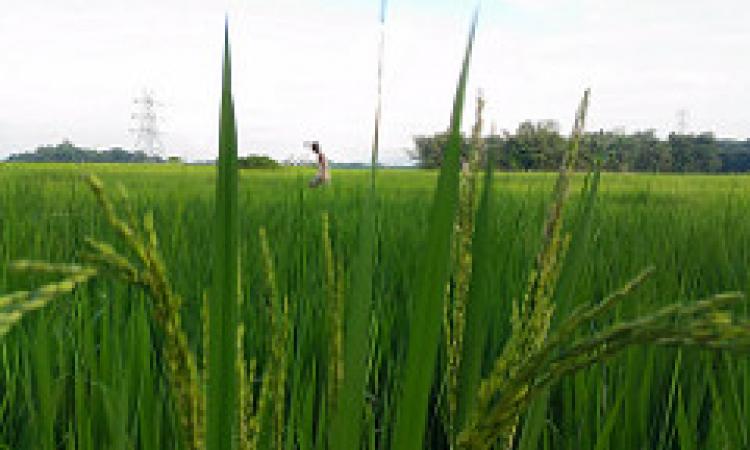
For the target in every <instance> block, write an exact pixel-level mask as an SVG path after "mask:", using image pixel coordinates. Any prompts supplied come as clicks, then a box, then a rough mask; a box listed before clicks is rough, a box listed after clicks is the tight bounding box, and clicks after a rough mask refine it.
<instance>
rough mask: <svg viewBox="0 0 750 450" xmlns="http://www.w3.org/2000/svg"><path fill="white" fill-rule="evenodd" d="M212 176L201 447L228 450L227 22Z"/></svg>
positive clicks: (231, 335)
mask: <svg viewBox="0 0 750 450" xmlns="http://www.w3.org/2000/svg"><path fill="white" fill-rule="evenodd" d="M219 123H220V125H219V160H218V170H217V178H216V224H215V228H214V233H215V244H214V252H215V256H214V268H213V283H214V285H213V287H214V289H213V296H212V298H211V301H210V302H209V315H208V317H209V320H210V328H209V331H210V333H211V336H210V338H209V353H208V385H207V391H206V392H207V395H206V412H207V414H206V446H207V448H209V449H211V450H231V449H232V448H233V442H234V438H235V433H236V429H235V428H236V423H237V414H236V413H237V380H236V378H237V377H236V373H237V372H236V369H235V365H236V360H237V359H236V358H237V356H236V353H237V323H238V320H237V318H238V307H237V297H238V277H239V274H238V269H239V268H238V266H239V253H238V251H237V248H238V243H239V214H238V203H237V202H238V192H237V183H238V172H237V129H236V124H235V119H234V101H233V99H232V87H231V57H230V50H229V26H228V24H227V25H226V26H225V29H224V67H223V78H222V96H221V114H220V118H219Z"/></svg>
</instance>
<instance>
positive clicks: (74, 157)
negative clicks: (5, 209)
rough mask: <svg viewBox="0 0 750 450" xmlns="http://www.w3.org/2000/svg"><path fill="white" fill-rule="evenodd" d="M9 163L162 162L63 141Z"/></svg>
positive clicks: (16, 156)
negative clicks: (82, 146) (92, 148)
mask: <svg viewBox="0 0 750 450" xmlns="http://www.w3.org/2000/svg"><path fill="white" fill-rule="evenodd" d="M8 161H10V162H63V163H144V162H162V158H161V157H159V156H149V155H147V154H145V153H143V152H142V151H128V150H123V149H122V148H119V147H115V148H111V149H109V150H103V151H99V150H91V149H86V148H81V147H77V146H76V145H74V144H73V143H72V142H70V141H68V140H65V141H63V142H61V143H60V144H57V145H49V146H41V147H38V148H37V149H36V150H35V151H34V152H30V153H18V154H14V155H10V156H9V157H8Z"/></svg>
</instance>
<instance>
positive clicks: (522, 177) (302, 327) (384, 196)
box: [0, 164, 750, 450]
mask: <svg viewBox="0 0 750 450" xmlns="http://www.w3.org/2000/svg"><path fill="white" fill-rule="evenodd" d="M214 170H215V169H214V168H213V167H200V166H182V165H152V166H149V165H132V166H126V165H83V166H74V165H54V164H34V165H13V164H0V294H3V293H7V292H11V291H15V290H19V289H28V288H29V287H31V286H35V285H37V284H39V282H40V281H42V280H44V278H43V277H41V278H40V277H32V276H28V275H24V276H20V275H18V274H14V273H9V272H8V271H7V270H5V268H6V267H7V265H8V263H9V262H10V261H12V260H15V259H22V258H23V259H42V260H50V261H58V262H69V261H76V260H79V258H80V249H81V248H82V242H83V239H84V237H85V236H89V235H91V236H95V237H98V238H102V239H104V240H107V239H109V240H110V241H111V240H112V239H110V238H111V237H112V234H111V232H110V231H109V230H108V228H107V227H105V226H104V219H103V216H102V214H101V211H99V209H98V207H97V205H96V203H95V202H94V198H93V195H92V194H91V192H90V191H89V189H88V188H87V186H86V185H85V184H84V183H82V182H81V176H82V175H84V174H87V173H96V174H98V175H100V177H101V178H102V180H103V181H104V182H105V184H106V185H107V189H108V192H110V193H111V194H112V195H113V196H115V193H116V192H117V188H116V187H117V185H118V184H122V186H124V187H125V190H126V191H127V197H128V200H127V201H126V202H124V203H123V202H119V201H118V204H120V205H124V204H127V205H131V206H132V208H133V209H134V211H135V212H136V213H143V212H144V211H146V210H149V209H151V210H153V211H154V217H155V222H156V224H155V228H156V230H157V232H158V234H159V238H160V243H159V245H160V247H161V250H162V251H163V253H164V255H165V259H166V264H167V267H168V270H169V273H170V278H171V281H172V283H173V284H174V288H175V290H176V291H177V293H179V294H180V295H181V296H182V297H183V298H184V301H185V304H186V307H185V314H184V315H183V321H184V324H185V327H186V329H187V330H188V334H189V336H190V345H191V346H192V347H194V348H195V349H197V350H198V353H200V348H201V343H200V342H199V340H200V337H199V336H200V330H201V323H200V313H199V311H200V308H201V299H202V296H203V293H204V292H205V290H206V289H207V288H208V286H210V281H211V273H210V268H211V265H210V262H211V258H212V250H211V249H212V227H213V211H214V209H213V199H214V197H213V192H214V191H213V189H214V183H215V181H214ZM312 175H313V171H312V170H309V169H296V168H286V169H280V170H260V171H258V170H248V171H243V172H242V173H241V180H240V183H241V184H240V215H241V230H242V232H241V249H240V254H241V282H242V286H243V290H244V291H243V294H244V303H243V305H242V311H243V315H242V319H243V320H244V321H245V323H246V329H247V330H249V331H248V335H247V338H246V344H245V345H246V352H247V354H248V359H249V358H251V357H252V358H255V359H256V360H257V361H258V363H259V364H260V365H262V364H263V362H264V360H265V359H264V358H266V355H267V354H268V347H267V346H268V344H267V342H266V341H265V340H264V339H263V338H262V337H263V335H264V332H265V330H267V327H268V324H267V323H266V319H265V313H264V312H263V311H264V308H265V299H266V298H267V295H268V294H267V290H266V288H265V287H264V282H263V276H264V275H263V266H262V263H261V257H260V247H259V241H258V230H259V228H260V227H265V228H266V229H267V231H268V237H269V242H270V245H271V250H272V253H273V257H274V262H275V264H276V276H277V278H278V284H279V289H280V291H281V293H282V294H283V295H287V296H288V298H289V301H290V305H291V313H290V314H291V317H292V320H293V323H294V326H295V328H296V330H297V333H298V335H297V336H298V337H297V339H298V341H297V342H296V352H297V353H296V354H295V355H293V356H294V358H295V363H294V365H293V366H292V367H291V369H290V374H289V380H290V383H293V382H294V380H300V379H311V377H313V374H317V375H316V376H319V377H322V376H323V375H322V374H324V373H325V371H326V368H325V367H319V366H316V365H315V361H316V360H317V359H319V357H320V354H319V352H320V351H322V350H320V349H322V348H325V340H326V339H327V337H326V334H325V330H321V329H320V327H316V323H317V322H318V321H319V320H320V315H321V311H323V310H324V309H325V307H326V301H327V297H326V291H325V281H324V276H325V269H324V262H325V261H324V259H323V250H322V245H323V236H322V225H321V223H322V222H321V216H322V214H323V212H326V211H327V212H328V214H329V215H330V223H331V240H332V246H333V251H334V254H335V255H336V257H337V258H339V260H340V261H342V263H343V264H342V267H343V270H344V271H345V272H346V273H349V272H350V271H351V270H352V268H351V267H350V266H349V265H348V264H347V261H348V260H349V259H350V258H351V255H352V252H353V248H354V245H355V239H354V238H355V237H356V233H357V230H358V223H357V221H358V217H359V215H358V206H359V203H360V200H359V199H360V194H361V193H362V192H363V190H364V188H365V187H366V186H367V183H368V182H369V172H366V171H357V170H341V171H334V172H333V184H332V185H331V186H329V187H327V188H325V189H320V190H310V189H308V188H307V187H306V183H307V181H308V180H309V178H310V177H311V176H312ZM495 177H496V180H497V182H496V184H495V187H496V190H497V195H496V196H495V202H496V208H495V211H496V216H495V217H494V219H493V222H492V227H493V229H494V233H493V241H492V242H491V245H492V255H493V259H494V267H495V269H494V274H495V279H494V280H493V291H494V294H493V295H494V297H495V298H496V299H497V307H496V309H495V311H494V317H492V318H490V320H492V321H493V324H494V325H493V329H492V336H491V337H490V341H491V342H493V343H496V347H495V354H496V353H497V352H499V350H500V347H501V345H502V342H503V338H504V337H505V336H506V335H507V332H508V317H509V311H510V303H509V302H510V301H511V300H512V299H517V298H518V297H519V296H521V295H522V294H523V292H524V290H525V288H526V285H525V282H526V279H527V276H528V271H529V269H530V267H531V265H532V261H533V257H534V255H535V254H536V251H537V249H538V246H539V241H540V236H541V227H542V223H543V218H544V214H545V206H546V205H547V203H548V202H549V199H550V191H551V189H552V185H553V183H554V180H555V174H537V173H511V174H508V173H498V174H496V175H495ZM436 179H437V177H436V173H435V172H432V171H421V170H417V169H414V170H392V171H381V172H379V174H378V178H377V182H378V202H377V206H376V207H377V210H378V212H379V216H378V217H379V223H378V249H377V255H378V256H377V271H376V277H375V284H374V290H375V302H376V306H375V319H374V323H373V329H374V330H376V332H374V333H373V336H374V338H373V339H374V340H375V341H374V343H373V345H374V348H376V349H377V355H376V357H375V359H374V361H375V362H374V364H375V373H376V381H373V382H372V383H374V384H373V388H372V389H373V393H372V396H373V399H374V400H372V401H373V404H375V405H376V406H375V407H376V408H387V402H388V399H389V398H391V397H392V396H393V395H394V392H395V390H396V387H395V386H393V385H392V383H391V380H392V379H393V378H395V377H393V376H392V371H393V370H395V369H394V368H395V367H398V364H395V363H393V361H395V360H399V359H400V358H403V351H404V348H405V347H404V345H403V339H402V338H403V336H404V335H405V334H406V330H405V329H404V327H405V325H406V321H405V320H404V317H405V316H406V315H407V314H408V312H407V308H408V304H409V299H410V298H409V295H410V293H411V292H413V283H414V280H415V278H416V273H417V272H418V271H419V270H420V268H419V267H418V258H417V256H418V254H419V252H420V251H421V248H422V247H421V246H420V244H421V242H422V239H424V230H425V228H426V217H427V210H428V207H429V204H430V201H431V196H432V192H433V189H434V185H435V181H436ZM582 179H583V177H582V176H580V175H579V176H577V177H576V178H575V181H574V185H573V188H572V192H574V193H575V192H577V191H578V190H579V189H580V187H581V182H582ZM115 197H116V196H115ZM575 200H576V195H575V194H574V195H573V202H572V204H571V206H572V207H574V206H575V204H576V202H575ZM749 212H750V176H703V175H656V174H653V175H650V174H638V175H636V174H604V175H603V179H602V186H601V192H600V195H599V197H598V199H597V203H596V206H595V210H594V217H593V226H594V232H593V236H594V238H593V242H592V243H591V245H589V246H588V247H586V250H585V251H586V257H585V264H584V265H583V267H582V269H581V270H580V273H578V274H577V280H576V289H575V299H574V300H575V301H576V302H578V303H581V302H584V301H591V300H594V299H600V298H602V297H603V296H605V295H606V294H607V293H609V292H611V291H612V290H614V289H616V288H618V287H620V286H621V285H622V284H623V283H625V282H626V281H627V280H629V279H630V278H632V277H633V276H634V275H635V274H636V273H638V272H639V271H640V270H641V269H642V268H644V267H645V266H647V265H650V264H653V265H655V266H656V269H657V272H656V274H655V276H654V277H653V279H651V280H649V281H648V282H647V283H646V284H645V285H644V286H643V287H642V288H641V289H639V290H638V291H637V292H636V293H635V294H634V295H633V296H632V297H631V298H628V299H627V300H626V301H625V302H624V303H622V305H621V306H619V309H618V311H617V313H616V316H617V317H629V316H632V315H634V314H635V313H636V312H638V311H649V310H651V309H652V308H653V306H654V305H662V304H667V303H672V302H675V301H677V302H690V301H694V300H696V299H699V298H701V297H703V296H706V295H708V294H713V293H716V292H722V291H733V290H740V291H745V292H748V291H750V220H749V219H748V213H749ZM143 298H144V294H143V292H141V291H140V290H138V289H136V288H129V287H125V286H123V285H120V284H116V283H110V282H104V281H102V282H99V281H97V282H95V283H92V284H90V285H88V286H87V287H86V288H84V289H80V290H78V291H76V293H75V294H74V295H73V296H68V297H66V298H64V299H62V300H59V301H55V302H54V304H53V305H54V306H51V307H49V308H46V309H44V310H42V311H40V312H37V313H34V314H32V315H30V316H29V317H27V318H25V319H24V320H23V322H22V323H21V324H20V325H19V326H17V327H15V328H14V329H13V330H12V331H11V333H10V334H9V335H8V336H6V338H5V339H4V340H2V341H0V449H2V448H4V447H3V444H6V445H8V447H7V448H14V449H50V450H51V449H53V448H80V449H85V448H97V449H99V448H123V449H124V448H143V449H156V448H160V449H167V448H175V444H174V441H175V440H174V433H175V429H176V428H175V425H174V423H175V422H174V421H175V417H174V413H173V411H172V410H171V407H170V406H169V403H168V402H166V401H165V396H166V391H165V389H166V388H165V385H164V381H163V379H162V377H161V373H162V368H161V367H160V365H159V363H158V361H157V359H156V358H155V357H154V354H153V351H152V348H153V342H154V340H157V339H158V336H157V335H155V334H154V333H153V330H152V328H151V327H150V326H149V323H148V320H147V319H146V313H145V308H147V306H146V305H147V304H146V303H144V302H142V301H141V300H142V299H143ZM744 309H745V310H746V309H747V308H746V307H745V308H744ZM745 312H746V311H745ZM492 357H493V355H488V356H487V360H488V361H492ZM439 364H445V362H444V361H442V360H441V361H440V362H439ZM436 395H438V394H436ZM623 399H624V400H623ZM290 401H296V400H294V399H293V400H290ZM311 401H312V400H311ZM549 401H550V406H551V408H550V413H549V418H548V422H547V425H546V427H545V428H544V431H543V436H542V442H544V443H545V444H546V447H545V448H555V449H571V450H572V449H594V448H596V449H600V448H602V449H605V448H612V449H641V448H662V449H679V448H681V449H688V448H712V449H714V448H715V449H720V448H721V449H724V448H738V449H739V448H747V446H748V445H750V437H748V432H747V427H748V424H750V361H748V359H747V358H745V357H737V356H733V355H730V354H724V353H718V354H717V353H708V352H702V351H698V350H672V349H668V348H653V347H636V348H633V349H631V350H629V351H627V352H625V353H624V354H623V355H621V356H619V357H617V358H615V359H614V360H612V361H611V362H609V363H606V364H600V365H597V366H595V367H593V368H591V369H588V370H586V371H584V372H581V373H580V374H579V375H577V376H575V377H572V378H570V379H567V380H566V381H565V382H564V383H563V386H562V387H561V388H559V389H557V390H555V391H554V392H553V395H552V396H551V397H550V400H549ZM431 414H436V413H433V412H431ZM386 417H387V415H386ZM289 420H292V419H289ZM521 426H522V425H521ZM372 442H373V445H374V444H375V443H376V442H377V440H376V439H375V438H374V437H373V440H372ZM429 442H430V439H429V438H428V443H429ZM94 444H96V445H94ZM290 448H291V447H290Z"/></svg>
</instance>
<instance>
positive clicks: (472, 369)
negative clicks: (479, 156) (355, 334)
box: [456, 153, 493, 430]
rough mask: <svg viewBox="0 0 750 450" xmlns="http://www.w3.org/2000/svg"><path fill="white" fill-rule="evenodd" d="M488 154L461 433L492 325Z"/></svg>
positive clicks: (475, 248)
mask: <svg viewBox="0 0 750 450" xmlns="http://www.w3.org/2000/svg"><path fill="white" fill-rule="evenodd" d="M491 159H492V158H491V156H490V154H489V153H488V154H487V161H486V164H487V166H486V169H485V176H484V190H483V191H482V198H481V199H480V201H479V209H478V210H477V218H476V227H475V229H474V237H473V239H472V255H473V256H472V269H471V283H470V285H469V301H468V303H467V305H466V328H465V336H464V344H463V349H462V350H461V359H462V362H461V365H460V366H459V377H458V404H457V407H458V410H457V417H456V428H457V429H459V430H460V429H462V428H463V425H464V422H465V420H466V416H467V414H468V412H469V411H473V409H474V400H475V398H476V392H477V389H478V388H479V381H480V380H481V375H482V373H481V370H482V358H483V356H484V350H485V345H484V344H485V340H486V339H487V332H488V327H489V325H490V323H489V322H488V321H487V317H488V312H489V309H490V305H491V299H492V293H491V281H490V280H491V279H492V276H493V275H492V268H493V267H492V254H491V248H490V241H491V239H492V236H491V233H492V229H491V224H492V220H491V218H492V217H493V208H492V188H493V183H492V164H493V162H492V160H491Z"/></svg>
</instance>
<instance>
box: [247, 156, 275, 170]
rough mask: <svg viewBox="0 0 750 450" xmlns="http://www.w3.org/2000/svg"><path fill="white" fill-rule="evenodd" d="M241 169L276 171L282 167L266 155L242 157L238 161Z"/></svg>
mask: <svg viewBox="0 0 750 450" xmlns="http://www.w3.org/2000/svg"><path fill="white" fill-rule="evenodd" d="M237 163H238V164H239V168H240V169H275V168H277V167H281V165H280V164H279V163H278V162H276V161H275V160H274V159H272V158H270V157H268V156H265V155H248V156H242V157H240V158H239V159H238V160H237Z"/></svg>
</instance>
